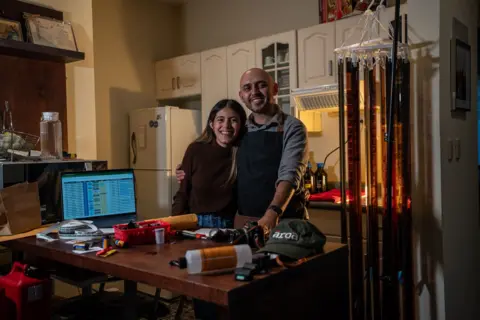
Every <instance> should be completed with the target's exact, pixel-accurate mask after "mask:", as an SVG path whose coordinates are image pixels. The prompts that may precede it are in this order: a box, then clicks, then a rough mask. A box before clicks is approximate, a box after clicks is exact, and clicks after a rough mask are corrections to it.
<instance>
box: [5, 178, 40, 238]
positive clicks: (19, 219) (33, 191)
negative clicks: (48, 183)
mask: <svg viewBox="0 0 480 320" xmlns="http://www.w3.org/2000/svg"><path fill="white" fill-rule="evenodd" d="M41 226H42V217H41V214H40V197H39V194H38V185H37V183H36V182H34V183H27V182H25V183H19V184H15V185H13V186H11V187H7V188H4V189H2V190H0V236H10V235H15V234H19V233H23V232H27V231H30V230H33V229H36V228H38V227H41Z"/></svg>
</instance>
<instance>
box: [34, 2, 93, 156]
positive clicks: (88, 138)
mask: <svg viewBox="0 0 480 320" xmlns="http://www.w3.org/2000/svg"><path fill="white" fill-rule="evenodd" d="M25 2H31V3H35V4H39V5H44V6H47V7H51V8H53V9H55V10H59V11H62V12H63V13H64V19H65V20H67V21H70V22H71V23H72V26H73V29H74V32H75V37H76V40H77V45H78V49H79V50H80V51H82V52H85V60H84V61H81V62H76V63H73V64H67V66H66V77H67V123H68V137H64V139H68V149H69V152H73V153H77V155H78V156H79V157H81V158H84V159H97V146H96V114H95V85H94V84H95V79H94V57H93V24H92V0H81V1H79V0H36V1H25Z"/></svg>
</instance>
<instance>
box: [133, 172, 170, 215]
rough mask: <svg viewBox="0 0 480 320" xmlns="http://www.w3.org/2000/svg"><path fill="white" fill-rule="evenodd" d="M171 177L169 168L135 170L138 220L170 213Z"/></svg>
mask: <svg viewBox="0 0 480 320" xmlns="http://www.w3.org/2000/svg"><path fill="white" fill-rule="evenodd" d="M171 179H172V174H171V171H170V170H135V181H136V187H137V220H138V221H142V220H146V219H156V218H162V217H168V216H170V215H171V213H172V196H173V195H172V192H171V187H170V181H171Z"/></svg>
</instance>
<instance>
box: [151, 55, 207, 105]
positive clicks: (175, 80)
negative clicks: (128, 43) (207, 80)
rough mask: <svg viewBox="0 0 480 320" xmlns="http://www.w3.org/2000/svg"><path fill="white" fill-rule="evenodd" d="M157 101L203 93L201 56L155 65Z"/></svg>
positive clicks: (185, 56)
mask: <svg viewBox="0 0 480 320" xmlns="http://www.w3.org/2000/svg"><path fill="white" fill-rule="evenodd" d="M155 76H156V82H157V83H156V87H157V99H160V100H162V99H169V98H178V97H187V96H194V95H199V94H200V93H201V81H200V80H201V79H200V78H201V73H200V54H199V53H194V54H189V55H184V56H180V57H176V58H173V59H168V60H162V61H158V62H156V63H155Z"/></svg>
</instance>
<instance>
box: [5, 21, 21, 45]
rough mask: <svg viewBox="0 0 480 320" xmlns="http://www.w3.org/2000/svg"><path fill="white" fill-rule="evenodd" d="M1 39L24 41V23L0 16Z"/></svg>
mask: <svg viewBox="0 0 480 320" xmlns="http://www.w3.org/2000/svg"><path fill="white" fill-rule="evenodd" d="M0 40H13V41H22V42H23V30H22V24H21V23H20V22H19V21H14V20H9V19H5V18H2V17H0Z"/></svg>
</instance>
